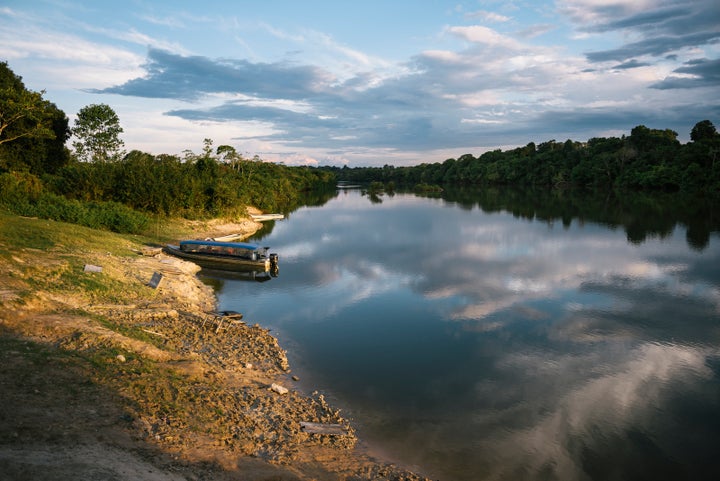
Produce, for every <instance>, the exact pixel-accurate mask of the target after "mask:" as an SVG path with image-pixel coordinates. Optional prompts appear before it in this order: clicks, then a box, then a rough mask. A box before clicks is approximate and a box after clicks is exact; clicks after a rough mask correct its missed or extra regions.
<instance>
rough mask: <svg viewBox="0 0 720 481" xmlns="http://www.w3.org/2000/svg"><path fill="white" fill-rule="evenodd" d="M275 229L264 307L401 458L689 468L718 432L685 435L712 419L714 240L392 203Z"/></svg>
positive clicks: (717, 341) (500, 472)
mask: <svg viewBox="0 0 720 481" xmlns="http://www.w3.org/2000/svg"><path fill="white" fill-rule="evenodd" d="M292 219H293V224H292V226H291V227H290V225H283V224H282V223H280V224H279V225H278V226H276V228H275V230H274V231H273V247H274V248H276V249H277V250H278V252H280V253H281V259H283V258H287V259H289V260H290V262H289V263H288V264H289V266H288V268H287V269H285V268H284V267H283V265H282V263H281V276H280V278H279V281H278V282H277V283H267V284H269V289H268V286H267V285H264V286H263V288H264V289H267V290H265V291H264V292H263V293H260V294H259V295H260V296H264V297H261V298H260V301H259V302H264V303H265V304H267V306H263V308H262V309H263V312H265V313H267V316H268V318H269V319H272V320H273V322H275V323H277V324H278V325H280V326H284V327H285V328H287V329H289V330H292V329H296V331H295V332H296V336H305V337H306V338H308V339H310V341H307V342H310V343H311V344H308V346H310V347H308V348H306V349H307V355H308V356H315V357H316V359H317V362H318V364H317V369H328V370H330V371H333V374H332V375H333V376H335V377H333V378H332V383H331V385H332V386H333V389H336V390H337V393H338V394H339V395H341V396H342V395H344V396H345V398H346V399H349V400H350V401H351V402H353V403H355V404H354V408H355V409H356V410H358V412H362V413H363V419H364V422H365V423H367V425H369V426H372V427H371V429H375V430H376V431H377V432H382V436H383V442H384V443H385V446H386V447H387V449H389V450H392V451H394V452H395V453H401V454H402V457H403V459H404V460H405V461H406V462H417V463H428V464H437V465H442V466H443V468H442V469H444V470H445V472H446V473H448V476H447V478H448V479H452V477H453V476H455V477H456V478H457V479H468V478H467V473H474V474H475V475H477V476H476V478H473V479H482V476H486V477H487V478H488V479H508V478H510V479H590V478H589V476H591V474H593V473H594V475H593V477H594V478H595V479H609V478H612V477H613V476H614V475H618V476H619V474H618V473H621V472H624V473H632V472H633V471H632V470H633V469H636V468H634V467H633V461H638V460H640V461H642V462H645V461H647V462H648V463H651V462H652V463H655V467H652V466H649V467H648V466H645V465H642V467H643V468H644V469H647V470H648V471H647V472H650V473H652V472H655V471H653V470H655V469H657V473H656V479H663V478H667V476H665V474H668V473H670V474H677V472H676V471H675V469H676V468H677V466H676V464H673V463H685V464H688V463H689V464H693V463H694V464H696V465H698V466H707V463H708V460H709V459H711V457H710V455H709V454H708V453H707V449H708V448H707V447H706V446H705V445H706V444H708V443H710V444H708V445H711V444H712V442H715V441H717V442H720V429H718V430H715V431H713V430H712V429H709V430H706V431H704V432H703V435H702V436H699V437H697V438H692V434H691V433H690V431H687V429H686V428H688V427H699V429H700V428H701V427H702V423H703V420H702V419H696V417H695V416H696V415H695V414H694V413H695V412H701V413H704V412H712V411H713V410H717V409H718V408H720V399H719V398H718V394H717V386H718V378H720V368H717V367H715V368H713V367H712V365H713V362H715V363H716V364H720V361H713V359H720V349H718V346H720V324H719V322H720V275H719V272H718V267H717V266H720V249H718V246H717V245H716V244H714V243H711V244H709V246H708V247H707V248H706V249H705V250H704V251H703V252H702V253H699V252H697V251H692V250H691V249H689V248H688V246H687V243H686V239H685V235H684V232H682V229H681V228H676V230H675V231H674V232H672V233H670V234H669V235H666V236H665V237H664V238H662V239H656V238H648V239H646V240H645V242H644V243H642V244H641V245H637V244H632V243H629V242H628V240H627V237H626V235H625V234H624V232H622V231H621V230H613V229H609V228H606V227H603V226H599V225H594V224H592V223H589V222H579V221H577V220H572V222H568V223H566V224H565V225H563V226H560V225H559V224H558V225H551V224H548V223H543V222H540V221H528V220H519V219H517V218H515V217H513V216H512V215H511V214H508V213H504V212H499V213H493V214H487V213H484V212H481V211H479V210H477V209H460V208H454V207H453V206H450V205H446V204H443V203H442V202H441V201H438V200H428V199H421V198H417V197H414V196H406V195H397V196H395V197H394V198H392V199H389V198H388V199H386V200H385V202H383V203H382V204H371V203H370V202H369V201H368V199H366V198H363V197H360V196H359V195H357V194H355V193H353V194H345V195H342V196H340V197H339V198H336V199H334V200H333V201H331V203H330V204H328V206H327V208H323V209H303V210H301V211H299V212H297V213H295V214H293V218H292ZM283 253H288V254H287V255H283ZM318 255H320V256H321V257H319V258H318V257H317V256H318ZM283 256H284V257H283ZM281 262H282V261H281ZM273 284H278V285H279V286H280V287H278V288H277V289H275V288H274V287H273ZM398 299H399V300H398ZM288 306H291V312H289V311H290V310H289V309H288ZM379 328H382V329H385V330H384V331H383V333H386V332H387V333H391V334H388V335H392V336H396V337H392V338H388V339H386V338H384V335H385V334H383V336H380V335H378V331H377V330H378V329H379ZM393 329H395V331H397V332H394V331H392V330H393ZM333 349H334V350H333ZM369 353H372V355H369ZM391 362H394V363H395V365H393V364H390V363H391ZM326 364H331V365H330V366H329V367H328V366H326ZM355 369H360V370H355ZM334 371H337V373H334ZM329 376H330V374H329ZM713 389H714V390H715V391H713ZM693 403H694V404H693ZM367 406H369V407H367ZM368 410H369V411H368ZM368 412H370V414H368ZM714 419H715V421H712V422H717V413H715V418H714ZM689 433H690V434H689ZM682 443H685V445H687V446H690V447H682V446H681V444H682ZM653 450H654V451H653ZM652 453H656V454H652ZM657 453H659V454H657ZM703 463H705V464H703ZM603 469H607V470H610V471H607V472H606V471H603ZM612 469H617V472H612ZM698 469H700V468H698ZM623 470H624V471H623ZM588 473H590V474H588ZM443 478H446V476H443Z"/></svg>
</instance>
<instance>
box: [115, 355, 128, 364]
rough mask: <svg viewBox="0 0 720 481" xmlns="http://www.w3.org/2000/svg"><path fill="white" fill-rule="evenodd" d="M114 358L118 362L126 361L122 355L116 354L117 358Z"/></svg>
mask: <svg viewBox="0 0 720 481" xmlns="http://www.w3.org/2000/svg"><path fill="white" fill-rule="evenodd" d="M115 358H116V359H117V360H118V361H120V362H125V361H126V359H125V356H123V355H122V354H118V355H117V356H115Z"/></svg>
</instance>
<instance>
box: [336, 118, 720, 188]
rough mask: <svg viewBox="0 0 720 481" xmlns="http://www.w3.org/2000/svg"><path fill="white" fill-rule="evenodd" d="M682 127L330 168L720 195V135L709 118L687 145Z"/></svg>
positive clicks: (384, 176)
mask: <svg viewBox="0 0 720 481" xmlns="http://www.w3.org/2000/svg"><path fill="white" fill-rule="evenodd" d="M677 137H678V134H677V132H675V131H672V130H669V129H665V130H659V129H650V128H648V127H646V126H644V125H638V126H637V127H635V128H633V129H632V131H631V132H630V135H629V136H622V137H620V138H618V137H610V138H592V139H590V140H588V141H587V142H576V141H572V140H566V141H565V142H556V141H555V140H549V141H547V142H543V143H541V144H540V145H535V143H533V142H531V143H529V144H527V145H526V146H524V147H518V148H516V149H512V150H507V151H501V150H493V151H489V152H485V153H483V154H481V155H479V156H477V157H475V156H474V155H472V154H465V155H463V156H461V157H459V158H458V159H447V160H446V161H444V162H441V163H440V162H438V163H432V164H429V163H421V164H419V165H416V166H412V167H394V166H391V165H384V166H383V167H359V168H348V167H343V168H337V167H333V168H329V169H328V170H329V171H331V172H333V173H335V174H336V175H337V178H338V180H344V181H350V182H363V183H370V182H383V183H390V182H392V183H393V184H396V185H402V186H414V185H418V184H420V185H425V186H427V185H455V186H462V185H466V186H469V185H480V186H492V185H512V186H546V187H582V188H594V189H597V188H599V189H619V190H633V191H638V190H643V191H645V190H647V191H663V192H676V191H683V192H687V193H709V194H713V195H714V194H717V193H718V192H720V159H718V154H720V134H718V132H717V130H716V128H715V126H714V125H713V123H712V122H711V121H709V120H702V121H700V122H698V123H697V124H695V126H694V127H692V130H691V132H690V138H691V141H690V142H688V143H686V144H681V143H680V142H679V141H678V139H677Z"/></svg>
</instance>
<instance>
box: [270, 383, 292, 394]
mask: <svg viewBox="0 0 720 481" xmlns="http://www.w3.org/2000/svg"><path fill="white" fill-rule="evenodd" d="M270 389H272V390H273V391H275V392H276V393H278V394H287V393H288V388H286V387H282V386H281V385H280V384H275V383H272V385H271V386H270Z"/></svg>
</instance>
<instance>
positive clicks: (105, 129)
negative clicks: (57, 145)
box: [72, 104, 125, 162]
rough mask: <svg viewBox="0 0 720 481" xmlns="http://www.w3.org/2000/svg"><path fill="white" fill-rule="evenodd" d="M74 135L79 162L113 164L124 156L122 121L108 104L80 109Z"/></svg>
mask: <svg viewBox="0 0 720 481" xmlns="http://www.w3.org/2000/svg"><path fill="white" fill-rule="evenodd" d="M72 133H73V135H74V136H75V137H76V138H77V140H76V141H75V142H73V147H74V148H75V154H76V155H77V157H78V159H79V160H83V161H93V162H111V161H116V160H120V159H121V158H122V156H123V150H122V148H123V146H124V145H125V143H124V142H123V141H122V140H121V139H120V134H122V133H123V129H122V127H121V126H120V119H119V118H118V116H117V114H116V113H115V111H114V110H113V109H112V108H111V107H110V106H109V105H107V104H92V105H88V106H87V107H83V108H82V109H80V111H79V112H78V115H77V118H76V119H75V126H74V127H73V129H72Z"/></svg>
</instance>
